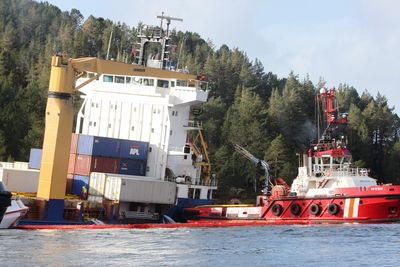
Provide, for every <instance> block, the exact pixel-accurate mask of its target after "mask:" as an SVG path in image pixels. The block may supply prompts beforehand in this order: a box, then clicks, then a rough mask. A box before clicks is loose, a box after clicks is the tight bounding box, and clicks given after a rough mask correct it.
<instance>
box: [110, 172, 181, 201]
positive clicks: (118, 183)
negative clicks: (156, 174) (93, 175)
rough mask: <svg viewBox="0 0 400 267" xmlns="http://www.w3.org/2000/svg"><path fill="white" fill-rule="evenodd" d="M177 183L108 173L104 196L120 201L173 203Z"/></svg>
mask: <svg viewBox="0 0 400 267" xmlns="http://www.w3.org/2000/svg"><path fill="white" fill-rule="evenodd" d="M175 195H176V184H175V183H172V182H167V181H161V180H145V179H140V178H139V177H137V178H134V177H129V176H123V175H115V174H109V175H108V174H107V178H106V186H105V190H104V197H105V198H106V199H109V200H115V201H120V202H139V203H157V204H173V203H175Z"/></svg>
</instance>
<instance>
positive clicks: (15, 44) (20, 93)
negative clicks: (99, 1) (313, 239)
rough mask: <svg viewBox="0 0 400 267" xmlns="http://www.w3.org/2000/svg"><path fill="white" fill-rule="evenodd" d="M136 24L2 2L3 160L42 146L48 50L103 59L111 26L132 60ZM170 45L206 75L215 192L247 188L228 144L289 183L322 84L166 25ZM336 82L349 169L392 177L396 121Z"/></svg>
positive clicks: (242, 167)
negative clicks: (284, 73) (235, 145)
mask: <svg viewBox="0 0 400 267" xmlns="http://www.w3.org/2000/svg"><path fill="white" fill-rule="evenodd" d="M140 19H141V18H137V20H138V21H139V20H140ZM149 23H152V22H149ZM140 26H141V24H140V23H139V24H138V25H136V26H135V27H131V26H128V25H126V24H124V23H119V22H118V23H115V22H112V21H110V20H108V19H105V18H95V17H93V16H90V17H88V18H84V17H83V16H82V14H81V13H80V12H79V10H76V9H73V10H71V11H70V12H62V11H60V10H59V9H58V8H57V7H55V6H52V5H49V4H46V3H37V2H33V1H29V0H0V158H1V160H27V158H28V155H29V149H30V148H31V147H41V145H42V141H43V127H44V122H43V118H44V110H45V103H46V92H47V89H48V79H49V70H50V68H49V67H50V66H49V65H50V58H51V56H52V55H53V54H55V53H57V52H64V53H67V54H68V55H69V56H70V57H80V56H96V57H100V58H105V55H106V53H107V45H108V39H109V36H110V33H111V31H112V30H113V39H112V46H111V51H110V55H111V57H113V58H114V59H115V60H119V61H124V62H132V56H131V50H132V44H133V41H134V39H135V36H136V34H137V29H138V27H140ZM171 43H173V44H176V45H177V46H176V47H175V49H172V51H173V53H172V56H173V57H175V59H177V57H178V55H177V54H178V52H180V51H181V56H180V59H179V61H180V63H179V64H180V67H187V68H188V69H189V71H190V72H193V73H196V74H205V75H206V76H207V77H208V80H209V83H210V96H209V101H208V102H207V103H206V104H204V105H203V106H202V108H201V110H202V113H201V115H200V117H199V119H201V120H202V121H203V125H204V128H205V134H206V138H207V140H208V143H209V147H210V152H211V160H212V165H213V171H214V172H215V173H216V174H217V176H218V179H219V182H220V184H219V185H220V189H221V190H220V197H221V198H225V197H234V196H235V195H236V194H239V193H241V194H242V195H246V193H247V195H248V196H249V197H250V196H251V194H253V192H252V188H253V185H252V182H253V177H254V175H255V170H254V167H253V166H252V164H251V163H250V162H248V161H246V160H244V159H243V158H242V157H241V156H240V155H238V154H236V153H235V152H234V150H233V148H232V146H231V143H238V144H240V145H242V146H244V147H245V148H246V149H248V150H249V151H250V152H251V153H253V154H254V155H255V156H257V157H259V158H264V159H266V160H267V161H268V163H269V164H270V166H271V168H272V170H271V174H272V176H273V177H277V176H282V177H284V179H286V180H287V181H289V182H290V181H291V180H292V179H293V178H294V177H295V176H296V173H297V165H298V158H297V156H296V153H302V152H304V151H305V149H306V148H307V147H308V144H309V142H310V141H311V140H312V139H314V138H315V136H316V127H315V108H314V106H315V104H314V99H315V95H316V92H317V91H318V90H319V89H320V88H321V87H322V86H324V85H325V84H324V82H323V81H320V82H319V84H313V83H312V82H311V81H310V80H309V79H308V77H298V76H297V75H296V74H295V73H290V74H289V75H288V77H277V75H275V74H273V73H272V72H268V70H264V68H263V65H262V63H261V62H260V61H258V60H254V61H252V60H250V59H249V58H248V57H247V56H246V53H245V52H244V51H240V50H239V49H237V48H235V49H231V48H229V47H227V46H226V45H223V46H221V47H215V46H214V45H213V44H212V43H211V42H207V41H205V40H203V39H202V38H201V36H199V35H198V34H196V33H192V32H176V31H173V33H172V42H171ZM294 71H295V70H294ZM321 75H323V73H321ZM328 84H329V81H328ZM335 86H336V89H337V96H338V99H339V104H340V107H341V112H348V113H349V126H348V130H347V132H348V137H349V146H350V149H351V150H352V151H353V156H354V161H355V164H356V166H359V167H370V168H371V173H372V176H373V177H375V178H377V179H378V180H379V181H380V182H400V164H399V162H400V142H399V130H400V120H399V117H398V116H397V115H396V114H394V112H393V109H392V108H391V107H389V106H388V104H387V100H386V98H385V97H384V96H382V95H379V94H378V95H377V96H375V97H374V96H371V95H370V94H369V93H368V92H363V93H362V94H361V95H360V94H359V93H358V91H357V90H356V89H355V88H354V87H352V86H350V85H346V84H339V85H335ZM76 98H77V97H76Z"/></svg>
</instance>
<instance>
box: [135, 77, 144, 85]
mask: <svg viewBox="0 0 400 267" xmlns="http://www.w3.org/2000/svg"><path fill="white" fill-rule="evenodd" d="M142 82H143V79H142V78H138V77H132V83H133V84H135V85H141V84H142Z"/></svg>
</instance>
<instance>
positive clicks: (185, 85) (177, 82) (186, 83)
mask: <svg viewBox="0 0 400 267" xmlns="http://www.w3.org/2000/svg"><path fill="white" fill-rule="evenodd" d="M176 86H182V87H187V86H188V82H187V81H186V80H177V81H176Z"/></svg>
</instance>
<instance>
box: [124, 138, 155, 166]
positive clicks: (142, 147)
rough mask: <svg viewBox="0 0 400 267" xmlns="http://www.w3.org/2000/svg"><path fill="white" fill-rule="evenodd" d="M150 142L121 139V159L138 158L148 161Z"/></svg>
mask: <svg viewBox="0 0 400 267" xmlns="http://www.w3.org/2000/svg"><path fill="white" fill-rule="evenodd" d="M148 150H149V143H148V142H141V141H132V140H121V154H120V157H121V159H138V160H144V161H146V162H147V153H148Z"/></svg>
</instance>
